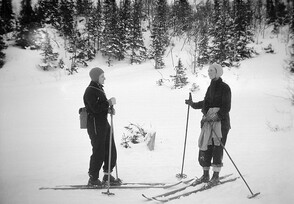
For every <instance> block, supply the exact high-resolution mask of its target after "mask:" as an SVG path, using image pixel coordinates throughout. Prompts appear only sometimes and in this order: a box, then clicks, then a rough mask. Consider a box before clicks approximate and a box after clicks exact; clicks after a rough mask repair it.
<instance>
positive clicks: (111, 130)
mask: <svg viewBox="0 0 294 204" xmlns="http://www.w3.org/2000/svg"><path fill="white" fill-rule="evenodd" d="M110 110H111V112H110V118H111V124H110V135H109V157H108V181H107V191H106V192H102V194H107V195H114V193H111V192H110V191H109V188H110V167H111V166H110V165H111V147H112V138H113V135H112V134H113V129H112V128H113V112H112V110H113V106H111V107H110Z"/></svg>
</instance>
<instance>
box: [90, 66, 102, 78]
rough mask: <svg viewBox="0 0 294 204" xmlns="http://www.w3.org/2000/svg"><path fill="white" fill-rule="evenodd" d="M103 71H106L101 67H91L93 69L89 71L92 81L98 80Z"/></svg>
mask: <svg viewBox="0 0 294 204" xmlns="http://www.w3.org/2000/svg"><path fill="white" fill-rule="evenodd" d="M103 73H104V71H103V70H102V69H101V68H99V67H95V68H93V69H91V71H90V72H89V75H90V77H91V80H92V81H98V80H99V77H100V75H101V74H103Z"/></svg>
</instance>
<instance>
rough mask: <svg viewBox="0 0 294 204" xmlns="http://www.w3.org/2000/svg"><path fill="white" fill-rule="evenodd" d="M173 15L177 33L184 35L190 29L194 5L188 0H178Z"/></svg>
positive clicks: (173, 8) (175, 32)
mask: <svg viewBox="0 0 294 204" xmlns="http://www.w3.org/2000/svg"><path fill="white" fill-rule="evenodd" d="M171 16H172V20H173V28H174V34H175V35H177V36H179V35H182V34H183V33H184V32H186V31H188V30H189V29H190V26H191V16H192V7H191V5H190V4H189V2H188V1H187V0H176V1H175V3H174V5H173V7H172V14H171Z"/></svg>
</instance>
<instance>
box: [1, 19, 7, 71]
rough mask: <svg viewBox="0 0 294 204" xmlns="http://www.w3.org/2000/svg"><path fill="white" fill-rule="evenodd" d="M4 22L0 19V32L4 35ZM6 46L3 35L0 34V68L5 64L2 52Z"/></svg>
mask: <svg viewBox="0 0 294 204" xmlns="http://www.w3.org/2000/svg"><path fill="white" fill-rule="evenodd" d="M3 24H4V21H3V20H2V18H1V17H0V32H1V33H4V26H2V25H3ZM6 48H7V46H6V45H5V42H4V39H3V34H0V68H2V67H3V65H4V63H5V53H4V52H3V50H4V49H6Z"/></svg>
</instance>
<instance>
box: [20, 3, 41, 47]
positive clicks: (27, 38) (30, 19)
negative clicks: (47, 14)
mask: <svg viewBox="0 0 294 204" xmlns="http://www.w3.org/2000/svg"><path fill="white" fill-rule="evenodd" d="M38 27H40V25H39V23H38V20H37V19H36V15H35V12H34V11H33V9H32V5H31V0H22V1H21V10H20V18H19V27H18V28H17V31H18V33H17V37H16V45H18V46H20V47H22V48H25V47H28V46H31V48H33V47H34V46H35V39H34V34H35V30H36V29H37V28H38ZM34 48H35V47H34Z"/></svg>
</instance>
